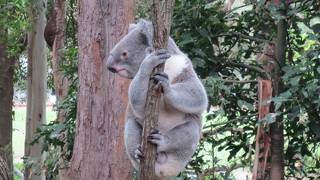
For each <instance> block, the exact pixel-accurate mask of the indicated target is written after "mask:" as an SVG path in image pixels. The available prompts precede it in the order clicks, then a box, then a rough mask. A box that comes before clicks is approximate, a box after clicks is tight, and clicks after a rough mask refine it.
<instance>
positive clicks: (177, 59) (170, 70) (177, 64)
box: [164, 54, 188, 82]
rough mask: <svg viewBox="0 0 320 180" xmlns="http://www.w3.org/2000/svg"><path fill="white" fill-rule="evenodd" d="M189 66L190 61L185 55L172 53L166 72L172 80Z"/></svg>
mask: <svg viewBox="0 0 320 180" xmlns="http://www.w3.org/2000/svg"><path fill="white" fill-rule="evenodd" d="M187 66H188V61H187V57H186V56H185V55H180V54H179V55H172V56H171V57H170V58H169V59H168V60H167V61H166V63H165V66H164V72H165V73H167V74H168V76H169V81H170V82H171V81H172V80H173V79H174V78H175V77H177V76H178V75H179V74H180V73H181V72H182V70H183V69H184V68H186V67H187Z"/></svg>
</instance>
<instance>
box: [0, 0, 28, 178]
mask: <svg viewBox="0 0 320 180" xmlns="http://www.w3.org/2000/svg"><path fill="white" fill-rule="evenodd" d="M23 8H24V1H15V0H10V1H0V11H1V13H0V25H1V27H2V28H1V30H0V106H1V110H0V158H2V160H1V163H2V168H1V170H2V174H4V173H7V177H3V178H9V179H12V178H13V162H12V130H13V129H12V120H13V115H14V112H13V109H12V107H13V87H14V82H15V81H16V77H15V72H14V69H15V62H16V60H17V59H18V58H19V56H20V54H21V52H22V51H23V49H24V33H23V31H24V30H25V20H26V19H25V16H24V14H23V13H24V12H25V11H24V9H23ZM4 167H6V168H4ZM3 170H8V172H4V171H3Z"/></svg>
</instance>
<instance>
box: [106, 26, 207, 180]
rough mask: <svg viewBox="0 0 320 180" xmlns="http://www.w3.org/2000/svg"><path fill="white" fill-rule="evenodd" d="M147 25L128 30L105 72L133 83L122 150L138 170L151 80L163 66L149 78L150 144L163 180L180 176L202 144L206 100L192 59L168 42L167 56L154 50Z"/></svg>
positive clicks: (158, 174)
mask: <svg viewBox="0 0 320 180" xmlns="http://www.w3.org/2000/svg"><path fill="white" fill-rule="evenodd" d="M152 36H153V27H152V24H151V22H149V21H145V20H140V21H139V22H138V23H137V24H132V25H130V27H129V33H128V34H127V35H126V36H125V37H123V38H122V39H121V40H120V41H119V42H118V43H117V44H116V46H115V47H114V48H113V49H112V51H111V52H110V56H109V57H108V59H107V67H108V69H109V70H110V71H112V72H114V73H117V74H119V75H120V76H122V77H125V78H129V79H132V82H131V84H130V87H129V92H128V93H129V104H128V107H127V113H126V126H125V146H126V150H127V153H128V155H129V158H130V160H131V162H132V164H133V166H134V167H135V168H136V169H139V158H141V157H142V154H141V150H140V144H141V136H142V125H143V121H144V119H143V118H144V114H145V103H146V96H147V90H148V85H149V80H150V75H151V72H152V70H153V68H154V67H156V66H157V65H159V64H161V63H165V68H164V73H160V74H157V75H155V76H154V77H153V79H155V80H156V81H158V83H159V84H160V86H161V88H162V91H163V96H162V98H161V100H160V112H159V127H158V128H159V129H158V130H155V131H153V132H152V133H151V134H150V136H149V141H150V142H152V143H154V144H156V145H157V160H156V165H155V172H156V174H157V176H158V177H160V178H161V179H166V178H168V177H173V176H176V175H178V174H179V173H180V172H181V171H183V169H184V167H185V166H186V164H187V163H188V162H189V161H190V160H191V157H192V155H193V153H194V152H195V150H196V148H197V145H198V143H199V140H200V134H201V128H202V123H201V114H202V113H203V112H204V111H205V109H206V107H207V103H208V100H207V95H206V92H205V89H204V87H203V85H202V84H201V81H200V80H199V78H198V77H197V74H196V73H195V71H194V69H193V66H192V63H191V61H190V59H189V58H188V57H187V56H186V55H185V54H183V53H182V52H181V51H180V50H179V48H178V47H177V45H176V44H175V42H174V41H173V40H172V39H171V38H169V43H168V48H167V50H157V51H154V52H150V50H151V49H152Z"/></svg>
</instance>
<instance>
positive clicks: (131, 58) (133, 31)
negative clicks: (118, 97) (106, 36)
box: [106, 20, 153, 79]
mask: <svg viewBox="0 0 320 180" xmlns="http://www.w3.org/2000/svg"><path fill="white" fill-rule="evenodd" d="M152 35H153V27H152V23H151V22H149V21H145V20H140V21H139V22H138V23H137V24H131V25H130V26H129V32H128V34H127V35H126V36H124V37H123V38H122V39H121V40H120V41H119V42H118V43H117V44H116V45H115V47H114V48H113V49H112V50H111V52H110V56H109V57H108V59H107V62H106V63H107V68H108V69H109V70H110V71H111V72H113V73H117V74H118V75H120V76H122V77H125V78H129V79H132V78H134V76H135V75H136V73H137V72H138V70H139V67H140V64H141V62H142V61H143V59H144V58H145V56H146V54H147V51H148V50H150V49H151V47H152Z"/></svg>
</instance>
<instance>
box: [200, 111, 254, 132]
mask: <svg viewBox="0 0 320 180" xmlns="http://www.w3.org/2000/svg"><path fill="white" fill-rule="evenodd" d="M257 115H258V113H254V114H248V115H245V116H239V117H237V118H234V119H231V120H228V121H225V122H221V123H216V124H211V125H208V126H205V127H203V129H206V128H211V127H216V126H221V125H225V124H229V123H232V122H236V121H239V120H242V122H246V121H248V119H247V120H245V121H243V119H244V118H250V117H252V116H257Z"/></svg>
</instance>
